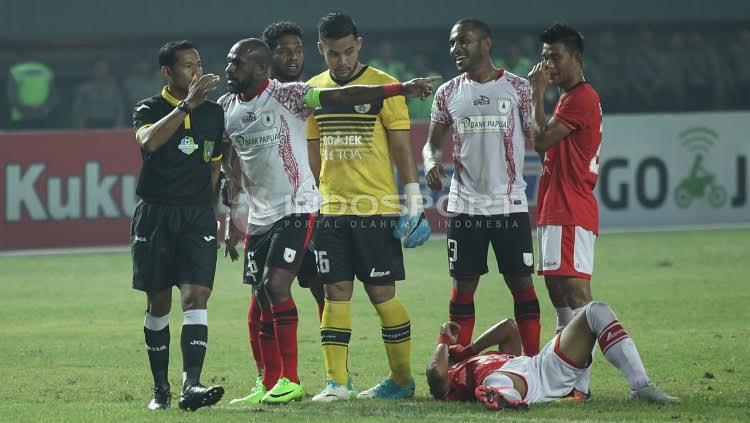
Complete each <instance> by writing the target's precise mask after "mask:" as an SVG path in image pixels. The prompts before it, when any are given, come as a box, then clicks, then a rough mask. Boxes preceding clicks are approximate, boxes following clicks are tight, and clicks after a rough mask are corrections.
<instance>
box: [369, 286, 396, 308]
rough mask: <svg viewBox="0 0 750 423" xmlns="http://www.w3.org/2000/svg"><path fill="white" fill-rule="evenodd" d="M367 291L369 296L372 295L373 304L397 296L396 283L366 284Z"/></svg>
mask: <svg viewBox="0 0 750 423" xmlns="http://www.w3.org/2000/svg"><path fill="white" fill-rule="evenodd" d="M365 291H366V292H367V296H368V297H370V302H371V303H372V304H382V303H384V302H386V301H390V300H391V299H393V297H395V296H396V287H395V285H371V286H365Z"/></svg>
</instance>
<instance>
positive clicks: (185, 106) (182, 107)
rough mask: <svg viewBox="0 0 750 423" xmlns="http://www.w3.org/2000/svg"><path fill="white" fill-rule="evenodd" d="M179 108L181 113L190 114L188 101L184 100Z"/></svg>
mask: <svg viewBox="0 0 750 423" xmlns="http://www.w3.org/2000/svg"><path fill="white" fill-rule="evenodd" d="M177 108H178V109H180V111H182V112H185V113H187V114H190V107H188V104H187V101H185V100H182V101H181V102H179V103H177Z"/></svg>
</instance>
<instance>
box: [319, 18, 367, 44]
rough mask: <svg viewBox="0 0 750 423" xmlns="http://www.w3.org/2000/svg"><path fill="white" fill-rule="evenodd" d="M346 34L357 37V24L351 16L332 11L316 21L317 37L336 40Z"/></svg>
mask: <svg viewBox="0 0 750 423" xmlns="http://www.w3.org/2000/svg"><path fill="white" fill-rule="evenodd" d="M348 35H352V36H354V38H357V37H358V34H357V24H356V23H354V19H352V17H351V16H349V15H347V14H345V13H341V12H332V13H329V14H327V15H326V16H323V17H322V18H320V21H319V22H318V38H320V39H321V40H324V39H326V38H329V39H332V40H338V39H341V38H344V37H346V36H348Z"/></svg>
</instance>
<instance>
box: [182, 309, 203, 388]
mask: <svg viewBox="0 0 750 423" xmlns="http://www.w3.org/2000/svg"><path fill="white" fill-rule="evenodd" d="M184 315H185V318H184V321H183V323H182V336H181V338H180V345H181V346H182V371H183V374H182V376H183V377H182V379H183V380H182V386H183V389H184V388H185V387H187V386H192V385H197V384H198V383H200V378H201V370H202V369H203V359H204V358H205V357H206V348H207V347H208V310H206V309H198V310H187V311H185V313H184Z"/></svg>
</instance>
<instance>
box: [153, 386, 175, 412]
mask: <svg viewBox="0 0 750 423" xmlns="http://www.w3.org/2000/svg"><path fill="white" fill-rule="evenodd" d="M171 405H172V392H170V391H169V385H167V386H155V387H154V395H153V396H152V397H151V402H149V403H148V409H149V410H164V409H165V408H169V407H170V406H171Z"/></svg>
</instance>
